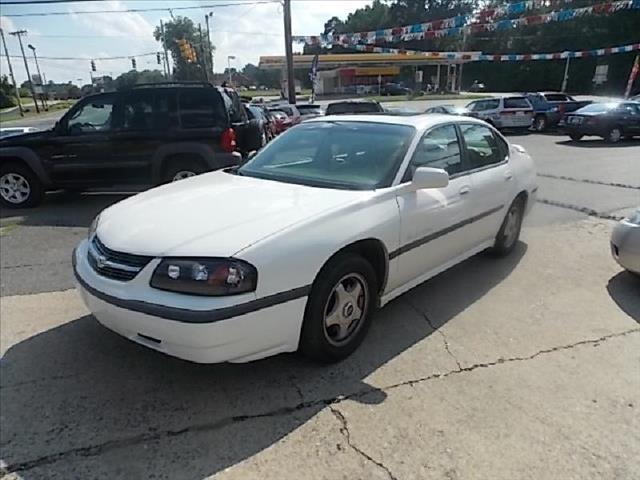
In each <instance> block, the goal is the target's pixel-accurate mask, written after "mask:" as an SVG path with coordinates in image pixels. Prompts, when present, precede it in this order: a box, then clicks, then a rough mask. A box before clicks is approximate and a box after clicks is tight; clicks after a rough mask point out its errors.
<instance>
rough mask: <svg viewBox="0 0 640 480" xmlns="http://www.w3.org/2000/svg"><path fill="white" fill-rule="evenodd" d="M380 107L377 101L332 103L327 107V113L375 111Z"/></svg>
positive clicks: (379, 110)
mask: <svg viewBox="0 0 640 480" xmlns="http://www.w3.org/2000/svg"><path fill="white" fill-rule="evenodd" d="M381 111H382V108H381V107H380V105H378V104H377V103H365V102H362V103H332V104H330V105H329V106H328V107H327V115H341V114H345V113H377V112H381Z"/></svg>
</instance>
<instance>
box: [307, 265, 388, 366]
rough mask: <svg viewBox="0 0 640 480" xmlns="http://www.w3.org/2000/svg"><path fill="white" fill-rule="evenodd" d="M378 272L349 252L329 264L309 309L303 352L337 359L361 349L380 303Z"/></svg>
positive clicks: (320, 276) (316, 284)
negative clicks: (378, 302) (378, 299)
mask: <svg viewBox="0 0 640 480" xmlns="http://www.w3.org/2000/svg"><path fill="white" fill-rule="evenodd" d="M377 292H378V286H377V282H376V274H375V271H374V270H373V267H372V266H371V264H369V262H367V261H366V260H365V259H364V258H362V257H360V256H359V255H355V254H350V253H345V254H340V255H338V256H336V257H335V258H334V259H332V260H331V261H330V262H329V263H327V265H325V266H324V267H323V268H322V270H321V271H320V273H319V274H318V277H317V278H316V280H315V282H314V283H313V287H312V289H311V294H310V295H309V299H308V301H307V307H306V309H305V315H304V322H303V324H302V332H301V334H300V352H302V353H303V354H304V355H306V356H308V357H310V358H313V359H315V360H319V361H322V362H336V361H339V360H342V359H344V358H346V357H347V356H349V355H350V354H351V353H353V351H354V350H355V349H356V348H358V346H359V345H360V343H362V340H363V339H364V337H365V335H366V333H367V330H368V329H369V326H370V324H371V317H372V315H373V313H374V311H375V308H376V305H377V298H376V297H377Z"/></svg>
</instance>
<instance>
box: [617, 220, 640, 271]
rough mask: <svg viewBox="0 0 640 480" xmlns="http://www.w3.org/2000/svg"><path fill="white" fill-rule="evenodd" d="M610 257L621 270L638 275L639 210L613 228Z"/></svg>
mask: <svg viewBox="0 0 640 480" xmlns="http://www.w3.org/2000/svg"><path fill="white" fill-rule="evenodd" d="M611 255H612V256H613V258H614V259H615V261H616V262H618V264H619V265H620V266H621V267H622V268H624V269H625V270H628V271H629V272H632V273H635V274H636V275H640V208H638V210H636V211H635V212H634V213H632V214H631V215H630V216H629V217H627V218H625V219H624V220H622V221H621V222H619V223H618V224H617V225H616V226H615V227H614V229H613V232H612V233H611Z"/></svg>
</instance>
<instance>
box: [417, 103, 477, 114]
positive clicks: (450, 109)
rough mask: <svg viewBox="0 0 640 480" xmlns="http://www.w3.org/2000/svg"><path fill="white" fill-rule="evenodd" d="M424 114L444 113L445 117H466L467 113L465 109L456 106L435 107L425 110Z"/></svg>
mask: <svg viewBox="0 0 640 480" xmlns="http://www.w3.org/2000/svg"><path fill="white" fill-rule="evenodd" d="M424 113H444V114H446V115H468V114H469V111H468V110H467V109H466V108H465V107H458V106H456V105H436V106H435V107H429V108H427V109H426V110H425V111H424Z"/></svg>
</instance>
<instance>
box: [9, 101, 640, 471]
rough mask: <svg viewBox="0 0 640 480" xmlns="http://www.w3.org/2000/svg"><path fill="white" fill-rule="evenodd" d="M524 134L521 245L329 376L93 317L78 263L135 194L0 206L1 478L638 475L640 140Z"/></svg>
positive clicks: (482, 260)
mask: <svg viewBox="0 0 640 480" xmlns="http://www.w3.org/2000/svg"><path fill="white" fill-rule="evenodd" d="M449 103H450V102H449ZM395 105H398V104H395ZM509 140H510V141H511V142H514V143H518V144H520V145H522V146H524V147H525V148H526V149H527V150H528V151H529V152H530V153H531V154H532V156H533V157H534V159H535V162H536V165H537V169H538V172H539V177H538V181H539V200H540V201H539V202H538V204H536V205H535V206H534V208H533V211H532V213H531V215H530V216H529V217H528V218H527V220H526V223H525V226H524V230H523V235H522V240H521V243H520V244H519V246H518V248H517V249H516V251H515V252H514V254H513V255H511V256H509V257H507V258H505V259H502V260H495V259H492V258H489V257H487V256H483V255H479V256H476V257H474V258H472V259H470V260H468V261H466V262H464V263H462V264H461V265H459V266H456V267H454V268H453V269H451V270H449V271H447V272H445V273H443V274H441V275H439V276H437V277H436V278H434V279H432V280H430V281H428V282H426V283H425V284H423V285H420V286H418V287H416V288H415V289H413V290H411V291H410V292H408V293H407V294H405V295H403V296H401V297H400V298H398V299H397V300H394V301H393V302H391V303H390V304H389V305H388V306H386V307H385V308H384V309H382V310H381V311H380V312H379V313H378V315H377V317H376V319H375V321H374V324H373V327H372V329H371V331H370V332H369V335H368V337H367V339H366V340H365V342H364V344H363V345H362V346H361V348H360V349H359V350H358V351H357V352H356V353H355V354H354V355H353V356H352V357H350V358H349V359H347V360H346V361H344V362H341V363H339V364H336V365H331V366H319V365H315V364H312V363H309V362H307V361H306V360H304V359H301V358H300V357H299V356H297V355H293V354H292V355H280V356H278V357H275V358H271V359H267V360H263V361H259V362H254V363H251V364H248V365H209V366H207V365H195V364H191V363H188V362H183V361H180V360H176V359H172V358H168V357H166V356H163V355H161V354H159V353H156V352H153V351H151V350H149V349H146V348H144V347H141V346H138V345H135V344H133V343H132V342H129V341H127V340H124V339H122V338H120V337H119V336H117V335H115V334H113V333H111V332H109V331H107V330H105V329H104V328H102V327H101V326H100V325H99V324H97V322H96V321H95V320H94V319H93V317H92V316H91V315H90V314H89V312H88V311H87V310H86V308H85V307H84V306H83V305H82V303H81V302H80V300H79V297H78V295H77V293H76V292H75V291H74V290H73V289H72V288H73V282H72V273H71V261H70V255H71V251H72V249H73V247H74V246H75V245H76V244H77V242H78V241H80V239H82V238H83V237H84V236H85V235H86V231H87V227H88V225H89V223H90V222H91V220H92V218H93V217H94V216H95V215H96V214H97V213H98V212H99V211H100V210H101V209H103V208H105V207H106V206H108V205H110V204H112V203H113V202H116V201H118V200H120V199H122V198H124V197H125V196H126V195H127V194H124V193H90V194H82V195H71V194H67V193H64V192H55V193H51V194H48V195H47V198H46V201H45V203H44V204H43V205H42V206H41V207H38V208H36V209H32V210H22V211H9V210H6V209H3V210H2V212H1V219H0V225H1V230H0V261H1V269H0V281H1V295H2V298H1V300H0V324H1V328H0V353H1V354H2V361H1V362H0V368H1V372H2V374H1V375H0V404H1V405H2V415H1V416H0V422H1V425H0V427H1V428H0V431H1V432H2V433H1V440H0V450H1V453H0V458H1V460H2V462H1V465H2V468H3V469H4V470H0V476H2V473H3V472H4V473H5V474H6V477H5V478H7V479H12V480H13V479H18V478H20V479H40V478H47V479H50V478H51V479H55V478H61V479H67V478H109V479H114V478H171V479H174V478H179V479H182V478H185V479H200V478H206V477H210V476H215V477H216V478H230V479H237V478H240V479H244V478H263V479H271V478H273V479H279V480H280V479H289V478H291V479H296V480H297V479H300V478H314V479H336V478H349V479H378V478H380V479H431V478H433V479H442V478H447V479H467V478H473V479H491V480H496V479H513V478H518V479H536V480H538V479H541V478H545V479H546V478H549V479H556V478H557V479H563V480H564V479H581V480H582V479H598V480H600V479H611V480H613V479H633V478H640V433H639V432H640V414H639V413H638V412H639V410H638V409H639V408H640V370H639V369H638V365H640V326H639V323H640V294H639V292H640V281H639V280H638V279H636V278H635V277H633V276H631V275H630V274H627V273H625V272H622V271H621V269H620V268H619V267H618V266H617V265H616V264H615V262H614V261H613V260H612V259H611V256H610V253H609V246H608V238H609V234H610V231H611V228H612V227H613V225H614V220H612V219H615V218H619V217H620V216H623V215H625V214H626V213H628V212H630V211H631V209H633V208H634V207H637V206H638V205H640V168H639V167H638V161H639V159H640V141H624V142H622V143H620V144H619V145H614V146H612V145H607V144H605V143H604V142H602V141H601V140H593V141H591V140H587V141H585V142H581V143H579V144H574V143H570V142H567V141H566V137H565V136H563V135H559V134H546V135H538V134H528V135H512V136H509Z"/></svg>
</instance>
